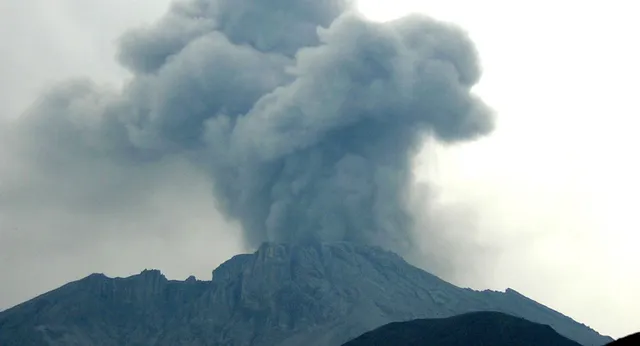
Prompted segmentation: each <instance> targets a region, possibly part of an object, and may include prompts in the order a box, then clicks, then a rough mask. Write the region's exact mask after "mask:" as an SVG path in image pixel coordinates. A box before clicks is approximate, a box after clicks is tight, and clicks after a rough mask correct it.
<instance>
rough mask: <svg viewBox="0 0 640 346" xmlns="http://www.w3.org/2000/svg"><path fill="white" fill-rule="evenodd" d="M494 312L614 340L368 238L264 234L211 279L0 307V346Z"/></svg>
mask: <svg viewBox="0 0 640 346" xmlns="http://www.w3.org/2000/svg"><path fill="white" fill-rule="evenodd" d="M476 311H494V312H501V313H505V314H509V315H512V316H517V317H521V318H524V319H526V320H529V321H531V322H535V323H539V324H544V325H548V326H550V327H551V328H553V329H554V330H555V331H556V332H557V333H559V334H561V335H563V336H564V337H566V338H569V339H572V340H574V341H576V342H578V343H580V344H582V345H589V346H591V345H593V346H595V345H604V344H606V343H608V342H610V341H612V339H611V338H609V337H605V336H602V335H600V334H598V333H597V332H595V331H594V330H592V329H590V328H588V327H587V326H585V325H583V324H580V323H578V322H576V321H574V320H572V319H571V318H569V317H567V316H564V315H562V314H561V313H559V312H556V311H554V310H552V309H550V308H548V307H546V306H544V305H542V304H539V303H537V302H535V301H533V300H531V299H528V298H526V297H525V296H523V295H521V294H519V293H518V292H516V291H514V290H511V289H507V290H506V291H505V292H496V291H474V290H471V289H466V288H460V287H457V286H455V285H452V284H450V283H447V282H445V281H443V280H441V279H440V278H438V277H436V276H434V275H431V274H429V273H427V272H425V271H423V270H421V269H419V268H417V267H414V266H412V265H410V264H409V263H407V262H406V261H405V260H404V259H403V258H401V257H400V256H398V255H396V254H394V253H392V252H389V251H385V250H382V249H380V248H377V247H369V246H363V245H357V244H352V243H346V242H344V243H343V242H340V243H323V244H320V243H314V244H306V245H293V244H275V243H265V244H263V245H262V246H261V247H260V248H259V249H258V250H257V251H256V252H255V253H253V254H243V255H238V256H235V257H233V258H231V259H230V260H228V261H227V262H225V263H223V264H222V265H220V266H219V267H218V268H217V269H215V270H214V271H213V277H212V279H211V281H199V280H197V279H196V278H194V277H190V278H188V279H187V280H186V281H176V280H168V279H167V278H166V277H165V276H164V275H162V273H161V272H160V271H158V270H144V271H143V272H142V273H140V274H138V275H135V276H131V277H127V278H109V277H107V276H105V275H102V274H92V275H90V276H88V277H86V278H84V279H81V280H79V281H75V282H71V283H69V284H66V285H64V286H62V287H60V288H58V289H56V290H53V291H51V292H48V293H46V294H43V295H41V296H39V297H37V298H34V299H32V300H30V301H27V302H25V303H23V304H20V305H18V306H15V307H13V308H11V309H8V310H5V311H3V312H1V313H0V345H2V346H14V345H16V346H17V345H20V346H28V345H101V346H102V345H105V346H106V345H233V346H248V345H251V346H258V345H265V346H266V345H280V346H294V345H295V346H297V345H307V346H321V345H322V346H331V345H335V346H339V345H342V344H344V343H346V342H348V341H349V340H352V339H354V338H355V337H358V336H359V335H361V334H363V333H365V332H367V331H370V330H373V329H375V328H377V327H380V326H382V325H385V324H388V323H390V322H399V321H409V320H414V319H424V318H447V317H452V316H456V315H460V314H465V313H470V312H476Z"/></svg>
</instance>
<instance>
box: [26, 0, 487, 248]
mask: <svg viewBox="0 0 640 346" xmlns="http://www.w3.org/2000/svg"><path fill="white" fill-rule="evenodd" d="M351 10H352V4H351V3H349V2H347V1H338V0H322V1H320V0H313V1H311V0H273V1H260V0H190V1H187V2H183V3H180V4H176V5H174V6H172V8H171V10H170V11H169V13H168V14H167V15H166V16H165V17H164V18H162V19H161V20H160V21H159V22H158V23H156V24H155V25H153V26H151V27H148V28H142V29H138V30H134V31H131V32H129V33H127V34H126V35H124V36H123V38H122V40H121V42H120V52H119V55H118V59H119V61H120V62H121V63H122V64H123V65H124V66H126V67H127V68H129V70H130V71H131V72H132V73H133V75H134V76H133V78H132V80H131V81H130V82H129V83H128V84H127V86H126V87H125V88H124V89H123V90H122V91H109V90H104V89H103V88H100V87H98V86H96V85H94V84H93V83H91V82H89V81H81V82H70V83H67V84H64V85H60V86H58V87H56V88H54V90H51V91H50V92H49V93H47V94H46V95H43V97H42V98H41V100H40V101H39V102H38V103H37V105H36V106H34V108H33V109H31V110H30V111H29V112H28V114H27V115H26V116H25V117H24V118H23V119H22V120H21V121H20V123H19V124H18V128H19V130H18V131H19V132H18V133H20V135H21V136H23V137H24V138H27V137H28V138H30V139H29V140H28V141H27V143H26V145H25V146H24V147H22V148H20V150H24V151H25V155H30V156H31V157H32V158H33V159H34V160H36V161H37V162H38V164H39V166H40V168H41V169H43V170H45V171H47V170H48V171H51V172H52V173H55V174H59V173H60V172H64V171H65V170H76V169H77V167H75V166H74V165H73V164H72V162H78V159H79V158H86V159H91V160H103V161H105V162H110V164H113V165H123V166H131V165H144V164H145V163H148V162H155V161H157V160H161V159H162V158H164V157H168V156H176V155H178V156H181V157H184V158H187V159H188V160H190V162H192V164H193V165H194V166H196V167H198V168H199V169H204V170H206V171H207V172H209V173H210V176H211V179H212V181H213V183H214V186H215V188H214V197H215V199H216V201H217V203H218V205H219V208H220V210H221V211H223V212H224V213H225V214H226V215H227V216H229V217H230V218H232V219H236V220H239V221H240V223H241V225H242V228H243V232H244V238H245V240H246V242H247V244H248V245H249V246H255V245H257V244H258V243H260V242H262V241H265V240H271V241H278V242H304V241H310V240H322V241H333V240H347V241H352V242H359V243H365V244H374V245H381V246H383V247H385V248H389V249H392V250H395V251H398V252H401V253H407V252H408V251H409V250H410V249H411V244H412V236H411V234H412V230H413V217H412V215H411V213H410V212H409V208H408V206H407V203H408V194H409V192H410V191H409V188H410V187H411V186H412V182H413V177H412V162H411V161H412V157H413V155H414V154H415V153H416V152H417V151H418V150H419V149H420V148H421V146H422V143H423V139H424V138H425V136H435V137H436V138H438V139H440V140H442V141H447V142H454V141H461V140H468V139H473V138H475V137H477V136H480V135H484V134H487V133H489V132H490V131H491V129H492V128H493V120H492V116H491V114H490V112H489V110H488V108H487V107H486V106H485V105H484V104H483V103H482V101H480V100H478V99H477V98H475V97H474V96H473V95H471V94H470V88H471V87H472V86H473V85H474V84H475V83H476V82H477V81H478V79H479V77H480V70H479V67H478V61H477V57H476V52H475V50H474V47H473V44H472V43H471V41H470V40H469V38H468V37H467V35H466V34H465V33H464V32H463V31H461V30H460V29H458V28H456V27H452V26H450V25H446V24H443V23H439V22H436V21H433V20H431V19H429V18H425V17H422V16H410V17H406V18H402V19H399V20H395V21H392V22H387V23H374V22H369V21H367V20H365V19H363V18H362V17H361V16H359V15H357V14H354V13H353V12H352V11H351ZM95 183H96V184H99V183H100V181H95Z"/></svg>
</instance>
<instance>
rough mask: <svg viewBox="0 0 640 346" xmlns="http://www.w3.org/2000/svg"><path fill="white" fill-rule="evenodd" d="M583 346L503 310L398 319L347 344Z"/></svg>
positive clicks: (361, 345)
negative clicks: (399, 320) (501, 311)
mask: <svg viewBox="0 0 640 346" xmlns="http://www.w3.org/2000/svg"><path fill="white" fill-rule="evenodd" d="M399 345H402V346H427V345H438V346H486V345H491V346H514V345H517V346H541V345H544V346H580V344H579V343H577V342H575V341H573V340H570V339H568V338H566V337H564V336H562V335H560V334H558V333H557V332H556V331H555V330H553V328H551V327H549V326H547V325H543V324H538V323H533V322H529V321H527V320H525V319H522V318H519V317H514V316H511V315H507V314H503V313H500V312H484V311H483V312H471V313H467V314H462V315H458V316H454V317H449V318H436V319H418V320H413V321H406V322H394V323H389V324H386V325H384V326H382V327H379V328H377V329H375V330H373V331H370V332H367V333H365V334H363V335H361V336H359V337H357V338H356V339H354V340H352V341H350V342H347V343H346V344H344V346H399Z"/></svg>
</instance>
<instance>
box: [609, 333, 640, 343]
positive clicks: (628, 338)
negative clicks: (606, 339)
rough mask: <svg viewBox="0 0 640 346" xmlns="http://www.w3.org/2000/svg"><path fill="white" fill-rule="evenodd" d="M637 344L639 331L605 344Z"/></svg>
mask: <svg viewBox="0 0 640 346" xmlns="http://www.w3.org/2000/svg"><path fill="white" fill-rule="evenodd" d="M637 345H640V332H638V333H635V334H631V335H627V336H625V337H623V338H620V339H618V340H616V341H614V342H612V343H610V344H607V346H637Z"/></svg>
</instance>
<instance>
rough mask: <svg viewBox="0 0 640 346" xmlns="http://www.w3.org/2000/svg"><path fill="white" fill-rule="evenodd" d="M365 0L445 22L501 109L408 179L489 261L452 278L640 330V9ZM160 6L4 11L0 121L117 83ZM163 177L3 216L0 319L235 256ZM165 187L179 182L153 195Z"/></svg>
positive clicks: (224, 237)
mask: <svg viewBox="0 0 640 346" xmlns="http://www.w3.org/2000/svg"><path fill="white" fill-rule="evenodd" d="M361 2H362V4H361V10H362V11H363V12H364V13H365V14H366V15H367V16H370V17H371V18H373V19H376V20H387V19H392V18H395V17H398V16H401V15H403V14H406V13H408V12H412V11H419V12H424V13H427V14H429V15H431V16H434V17H436V18H438V19H444V20H447V21H452V22H455V23H457V24H459V25H461V26H463V27H464V28H465V29H466V30H468V31H469V34H470V36H471V37H472V39H473V40H474V41H475V43H476V45H477V48H478V50H479V53H480V57H481V60H482V65H483V69H484V75H483V77H482V79H481V82H480V84H479V85H478V86H477V87H476V92H477V93H478V94H479V95H481V96H482V97H483V99H484V100H485V101H486V102H487V103H488V104H490V105H491V106H492V107H493V108H494V109H495V111H496V112H497V115H498V122H497V129H496V131H495V133H493V134H492V135H491V136H490V137H487V138H484V139H482V140H479V141H478V142H475V143H470V144H469V143H465V144H462V145H459V146H457V147H454V148H439V149H437V150H428V151H425V152H423V154H422V155H423V156H424V157H425V158H428V159H429V160H430V161H429V162H433V161H432V160H435V161H436V162H437V165H435V166H434V165H433V164H432V163H430V165H429V168H428V172H427V168H421V167H419V168H418V169H417V172H416V173H417V175H418V176H420V177H424V179H428V180H429V181H430V182H432V183H433V184H435V186H437V188H438V192H439V194H440V195H439V199H440V200H441V203H443V204H451V205H452V206H454V207H457V208H464V209H465V210H468V211H469V215H470V217H471V216H473V217H474V218H473V222H469V224H470V226H469V227H472V228H473V232H472V233H470V234H472V235H473V236H474V237H475V239H474V242H477V243H479V244H482V245H486V246H487V248H490V249H492V250H491V251H492V254H491V256H488V257H490V258H491V260H483V259H478V261H479V262H482V264H481V265H478V267H477V268H476V270H478V271H480V273H476V274H474V275H471V274H469V275H459V276H455V277H448V278H446V279H450V280H452V281H454V282H455V283H458V284H461V285H465V286H471V287H474V288H492V289H500V290H502V289H504V288H506V287H512V288H514V289H516V290H518V291H520V292H521V293H524V294H525V295H527V296H529V297H531V298H533V299H536V300H538V301H539V302H542V303H544V304H547V305H549V306H551V307H553V308H555V309H557V310H559V311H561V312H563V313H565V314H567V315H570V316H571V317H573V318H575V319H577V320H578V321H580V322H583V323H586V324H588V325H590V326H592V327H593V328H595V329H596V330H598V331H600V332H601V333H604V334H610V335H613V336H621V335H624V334H628V333H631V332H634V331H638V330H640V300H638V299H637V297H638V293H637V292H640V269H639V268H640V254H639V253H637V252H635V251H634V245H636V244H638V243H639V242H640V235H639V233H640V221H638V218H637V217H636V215H635V213H634V212H633V211H634V210H632V207H633V206H634V204H635V203H634V202H635V199H636V198H637V196H639V195H640V184H639V183H638V181H637V177H639V176H640V168H638V165H636V164H635V163H636V162H635V161H636V160H634V159H633V157H635V156H637V155H635V156H634V155H633V153H632V152H633V151H634V149H636V148H638V147H640V143H638V142H640V140H638V139H637V136H634V135H633V134H634V133H632V132H635V130H636V128H637V125H638V120H637V117H638V116H639V115H640V105H639V104H638V103H637V102H636V101H635V100H636V99H635V98H634V96H636V95H635V93H633V94H632V92H633V91H637V90H638V89H637V86H636V84H637V82H636V81H637V80H638V79H639V78H640V68H639V67H638V61H640V50H639V49H640V48H638V46H637V45H636V44H635V41H637V38H636V37H635V36H636V35H635V33H637V32H640V23H638V22H637V21H634V18H633V17H632V14H633V13H637V12H636V11H637V9H636V6H634V5H633V2H631V1H609V2H607V5H606V6H603V5H601V4H604V2H589V1H584V2H582V1H581V2H579V1H568V0H566V1H537V2H524V1H495V0H490V1H483V2H481V3H480V2H477V1H460V0H458V1H403V0H395V1H393V2H389V3H390V5H384V4H383V5H381V4H380V3H381V2H380V1H374V0H362V1H361ZM167 4H168V1H167V0H161V1H160V0H112V1H99V0H59V1H56V2H55V5H54V2H52V1H46V0H0V23H2V24H0V40H1V42H3V43H2V45H1V46H0V47H1V48H0V50H1V51H0V52H1V54H0V76H1V78H0V90H1V91H2V92H1V93H0V117H2V118H15V117H18V116H19V115H20V113H21V111H22V110H24V109H25V108H27V107H28V106H29V105H31V104H32V103H33V102H34V100H35V99H36V98H37V97H38V95H39V94H40V91H41V90H43V89H44V88H46V86H47V85H51V84H52V83H54V82H57V81H60V80H64V79H66V78H69V77H76V76H91V78H93V79H95V80H98V81H100V82H105V83H114V84H117V83H120V82H121V81H122V80H123V79H124V78H126V77H127V73H126V72H125V71H124V70H123V69H121V68H120V67H118V65H117V64H116V62H115V60H114V55H115V40H116V39H117V38H118V37H119V35H120V34H121V33H122V32H123V31H124V30H125V29H127V28H130V27H132V26H137V25H140V24H143V23H148V22H152V21H154V20H155V19H157V18H158V17H159V16H160V15H161V14H162V13H164V12H165V10H166V8H167ZM391 4H392V5H391ZM12 155H17V154H16V153H13V152H11V150H10V148H0V160H2V161H0V191H3V188H7V186H9V184H14V183H15V182H16V180H15V177H16V176H19V175H16V172H20V167H14V166H11V167H9V162H11V164H12V165H14V163H15V162H16V161H15V160H13V158H12ZM419 162H420V158H418V165H419ZM163 165H164V166H163V169H162V170H153V172H148V171H140V172H137V173H136V175H135V176H134V178H133V180H136V181H138V182H144V184H143V185H145V184H146V185H145V186H147V185H148V190H149V191H153V193H151V192H149V193H148V194H145V195H143V196H142V197H140V198H141V200H140V201H133V202H132V204H131V205H123V206H118V207H116V208H111V209H110V213H111V214H104V213H101V212H100V211H98V210H82V212H80V211H78V210H75V212H74V211H73V210H69V209H68V208H66V209H65V208H63V207H58V205H57V204H56V201H55V199H53V198H43V200H42V201H39V203H37V204H28V208H25V206H24V204H25V203H26V202H24V201H15V202H12V203H9V204H0V261H1V262H0V264H1V266H0V276H1V277H3V280H2V281H3V285H2V286H1V287H0V309H1V308H6V307H9V306H11V305H13V304H16V303H18V302H20V301H23V300H25V299H28V298H31V297H33V296H34V295H36V294H39V293H42V292H44V291H46V290H49V289H52V288H55V287H57V286H59V285H61V284H63V283H65V282H67V281H69V280H73V279H77V278H80V277H83V276H85V275H87V274H89V273H91V272H105V273H106V274H108V275H114V276H115V275H118V276H123V275H129V274H132V273H136V272H139V271H141V270H142V269H143V268H159V269H162V270H163V272H165V273H166V274H167V275H168V276H169V277H171V278H186V277H187V276H188V275H190V274H196V275H197V276H199V277H201V278H203V279H208V278H209V276H210V271H211V270H212V269H213V268H215V266H217V265H218V264H219V263H221V262H222V261H224V260H225V259H227V258H229V257H230V256H232V255H233V254H235V253H237V252H240V251H243V249H242V246H241V242H240V240H239V238H238V232H237V227H238V226H237V225H235V224H233V223H231V222H228V221H225V220H224V219H223V218H222V217H221V216H220V215H218V214H217V213H215V212H212V210H213V207H214V206H213V201H212V198H211V193H210V186H209V184H210V183H209V182H208V180H207V179H206V178H205V177H203V176H201V175H199V173H198V172H195V171H194V170H192V169H189V167H188V166H187V165H185V164H183V163H181V162H179V161H176V162H167V163H163ZM96 169H100V167H96ZM118 173H119V172H115V173H114V174H118ZM175 176H179V177H181V178H182V179H180V180H179V181H181V182H182V183H180V184H177V185H176V184H163V182H166V181H168V180H169V179H170V177H175ZM427 177H428V178H427ZM171 181H174V180H171ZM80 183H81V182H80ZM114 200H118V199H117V196H116V197H114ZM0 201H2V200H1V199H0ZM107 202H108V201H107ZM107 202H105V203H107ZM460 231H462V230H460ZM464 231H465V232H467V231H468V230H464ZM64 234H73V235H74V238H72V239H74V241H73V242H69V241H68V240H67V239H69V238H68V237H64V236H63V235H64ZM16 244H20V247H16V246H15V245H16ZM636 247H637V246H636ZM467 260H468V259H467ZM452 261H454V262H460V263H465V260H464V259H455V258H452Z"/></svg>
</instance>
